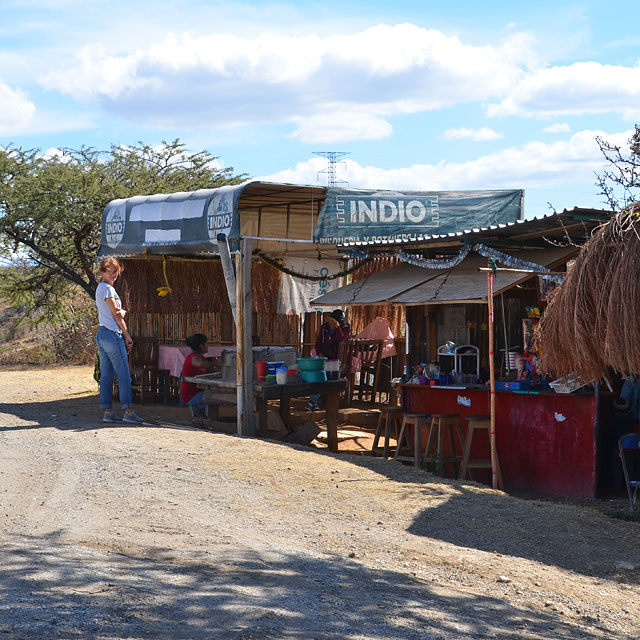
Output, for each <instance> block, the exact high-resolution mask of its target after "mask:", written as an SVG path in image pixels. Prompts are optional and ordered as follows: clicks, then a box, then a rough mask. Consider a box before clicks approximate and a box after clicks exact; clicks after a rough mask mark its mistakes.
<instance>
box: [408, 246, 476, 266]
mask: <svg viewBox="0 0 640 640" xmlns="http://www.w3.org/2000/svg"><path fill="white" fill-rule="evenodd" d="M472 248H473V247H472V246H471V245H470V244H467V245H465V246H464V247H462V249H461V251H460V253H459V254H458V255H457V256H454V257H453V258H449V259H447V260H435V259H427V258H421V257H420V256H416V255H412V254H410V253H405V252H404V251H403V250H402V249H399V250H398V251H396V256H397V257H398V258H400V260H402V261H403V262H408V263H409V264H412V265H414V266H415V267H423V268H424V269H451V268H452V267H455V266H456V265H457V264H460V263H461V262H462V261H463V260H464V259H465V258H466V257H467V256H468V255H469V252H470V251H471V249H472Z"/></svg>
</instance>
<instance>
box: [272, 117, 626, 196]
mask: <svg viewBox="0 0 640 640" xmlns="http://www.w3.org/2000/svg"><path fill="white" fill-rule="evenodd" d="M632 133H633V132H632V131H625V132H623V133H617V134H613V135H609V134H607V133H605V132H603V131H590V130H585V131H580V132H578V133H576V134H574V135H573V136H571V138H570V139H569V140H566V141H557V142H553V143H550V144H547V143H543V142H529V143H526V144H524V145H522V146H519V147H509V148H506V149H502V150H500V151H496V152H494V153H491V154H488V155H484V156H480V157H478V158H476V159H475V160H469V161H467V162H444V161H443V162H439V163H437V164H414V165H412V166H409V167H401V168H397V169H381V168H379V167H372V166H361V165H360V164H358V163H357V162H356V161H354V160H352V159H345V161H344V162H345V165H344V166H345V170H344V171H343V172H341V173H340V175H338V176H337V177H338V178H339V179H341V180H345V181H347V182H348V183H349V186H350V187H353V188H381V189H385V188H389V189H391V188H396V189H416V190H425V191H428V190H453V189H495V188H524V187H551V186H553V185H558V184H565V183H569V182H575V181H586V182H590V183H593V182H594V172H595V171H600V170H601V169H602V167H603V165H604V161H603V157H602V154H601V152H600V149H599V147H598V145H597V143H596V137H597V136H600V137H603V138H605V139H607V140H608V141H609V142H611V143H613V144H617V145H620V146H622V147H623V148H625V147H626V145H627V141H628V139H629V137H630V136H631V134H632ZM319 166H320V167H321V169H318V167H319ZM325 167H326V162H324V163H323V164H322V163H320V164H319V162H318V159H316V158H314V159H311V160H309V161H308V162H303V163H299V164H298V165H296V167H295V168H293V169H288V170H286V171H281V172H278V173H274V174H271V175H269V176H263V178H262V179H266V180H273V181H283V182H293V183H303V184H317V183H322V182H323V179H322V176H320V179H318V178H319V176H318V172H319V171H320V170H322V168H325Z"/></svg>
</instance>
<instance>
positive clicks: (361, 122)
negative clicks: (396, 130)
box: [290, 108, 393, 143]
mask: <svg viewBox="0 0 640 640" xmlns="http://www.w3.org/2000/svg"><path fill="white" fill-rule="evenodd" d="M392 131H393V129H392V127H391V125H390V124H389V123H388V122H387V121H386V120H385V119H384V118H379V117H377V116H376V115H374V114H371V113H366V112H364V113H360V110H359V109H357V108H356V109H354V110H352V111H349V110H344V111H343V110H340V111H335V112H334V111H330V112H328V113H322V114H318V115H314V116H309V117H308V118H300V124H299V125H298V127H297V128H296V129H295V131H294V132H293V133H292V134H291V136H290V137H292V138H297V139H298V140H300V141H301V142H308V143H334V142H345V141H349V140H379V139H381V138H388V137H389V136H390V135H391V133H392Z"/></svg>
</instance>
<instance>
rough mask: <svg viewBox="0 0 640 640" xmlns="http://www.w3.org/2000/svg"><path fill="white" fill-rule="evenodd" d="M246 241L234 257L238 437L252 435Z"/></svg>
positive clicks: (248, 247) (248, 242)
mask: <svg viewBox="0 0 640 640" xmlns="http://www.w3.org/2000/svg"><path fill="white" fill-rule="evenodd" d="M251 249H252V242H251V240H250V239H247V238H242V239H241V240H240V252H239V253H238V254H236V381H237V385H238V388H237V395H238V433H239V434H240V435H245V436H254V435H255V434H256V425H255V419H254V412H253V346H252V344H251V318H252V313H253V297H252V295H251Z"/></svg>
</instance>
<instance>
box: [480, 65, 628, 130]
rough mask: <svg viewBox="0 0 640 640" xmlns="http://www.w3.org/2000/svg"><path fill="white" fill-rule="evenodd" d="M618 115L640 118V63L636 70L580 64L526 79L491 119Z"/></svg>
mask: <svg viewBox="0 0 640 640" xmlns="http://www.w3.org/2000/svg"><path fill="white" fill-rule="evenodd" d="M607 112H617V113H620V114H622V115H623V116H624V117H625V118H628V119H629V120H637V119H638V118H640V63H639V64H638V65H636V66H635V67H623V66H614V65H605V64H599V63H597V62H576V63H575V64H571V65H569V66H564V67H561V66H559V67H548V68H544V69H539V70H537V71H534V72H533V73H531V74H528V75H526V76H525V77H523V78H522V79H521V80H519V81H518V82H516V83H514V85H513V86H512V87H511V88H510V90H509V93H508V95H507V96H506V97H505V98H504V99H503V100H502V101H501V102H499V103H498V104H490V105H489V106H488V108H487V113H488V115H490V116H507V115H519V116H528V117H550V116H562V115H569V114H596V113H607Z"/></svg>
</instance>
